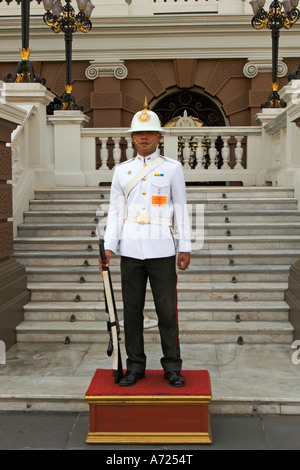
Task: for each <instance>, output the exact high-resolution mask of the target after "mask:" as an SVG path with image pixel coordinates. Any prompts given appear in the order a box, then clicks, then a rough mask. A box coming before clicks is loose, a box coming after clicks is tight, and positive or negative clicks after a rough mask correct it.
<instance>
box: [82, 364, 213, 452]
mask: <svg viewBox="0 0 300 470" xmlns="http://www.w3.org/2000/svg"><path fill="white" fill-rule="evenodd" d="M183 374H184V377H185V386H184V387H178V388H176V387H171V386H170V385H169V382H168V381H167V380H165V379H164V377H163V371H161V370H159V371H158V370H147V371H146V377H145V378H144V379H141V380H139V381H138V382H137V383H136V385H134V386H132V387H120V385H118V384H115V383H114V382H113V377H112V371H111V370H106V369H97V370H96V372H95V375H94V377H93V379H92V381H91V383H90V386H89V388H88V390H87V392H86V396H85V399H86V400H87V402H88V403H89V412H90V429H89V433H88V436H87V439H86V442H87V443H132V444H136V443H181V444H185V443H198V444H199V443H202V444H204V443H205V444H210V443H211V442H212V439H211V430H210V420H209V412H208V405H209V402H210V400H211V387H210V378H209V373H208V371H207V370H199V371H196V370H193V371H192V370H190V371H184V373H183Z"/></svg>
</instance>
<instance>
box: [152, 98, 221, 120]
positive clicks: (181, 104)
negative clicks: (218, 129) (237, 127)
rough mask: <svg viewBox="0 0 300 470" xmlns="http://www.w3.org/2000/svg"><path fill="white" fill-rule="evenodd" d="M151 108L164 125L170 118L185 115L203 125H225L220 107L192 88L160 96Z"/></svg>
mask: <svg viewBox="0 0 300 470" xmlns="http://www.w3.org/2000/svg"><path fill="white" fill-rule="evenodd" d="M151 110H152V111H154V112H155V113H156V114H157V115H158V116H159V119H160V121H161V124H162V126H165V125H166V124H167V123H168V122H170V121H171V120H172V119H174V118H176V117H178V116H183V113H184V111H185V110H186V111H187V115H188V116H191V117H194V118H196V119H199V121H201V122H203V125H204V126H226V122H225V118H224V116H223V113H222V111H221V109H220V107H219V106H218V105H217V104H216V103H215V102H214V101H213V100H212V99H211V98H210V97H209V96H207V95H205V94H203V93H201V92H198V91H194V90H178V91H175V92H173V93H170V94H169V95H167V96H164V97H163V98H161V99H160V100H159V101H158V102H157V103H156V104H155V105H154V106H153V107H151Z"/></svg>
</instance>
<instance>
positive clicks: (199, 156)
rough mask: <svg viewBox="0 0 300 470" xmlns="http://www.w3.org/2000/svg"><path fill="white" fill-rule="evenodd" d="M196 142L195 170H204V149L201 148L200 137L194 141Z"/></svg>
mask: <svg viewBox="0 0 300 470" xmlns="http://www.w3.org/2000/svg"><path fill="white" fill-rule="evenodd" d="M196 141H197V148H196V165H197V169H198V170H199V169H200V168H201V169H202V170H204V164H203V157H204V149H203V147H202V137H200V138H199V139H196Z"/></svg>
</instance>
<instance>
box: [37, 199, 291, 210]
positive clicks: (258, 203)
mask: <svg viewBox="0 0 300 470" xmlns="http://www.w3.org/2000/svg"><path fill="white" fill-rule="evenodd" d="M297 203H298V200H297V199H296V198H291V197H288V198H272V199H271V198H255V199H253V200H251V199H248V198H239V199H237V198H230V199H229V198H226V200H225V199H211V200H207V199H199V198H198V199H193V200H192V201H191V202H190V206H191V209H192V208H193V207H194V208H195V206H197V205H199V206H201V205H202V206H203V207H204V208H205V209H206V208H209V209H210V210H222V209H223V210H235V209H236V210H239V209H241V208H242V209H243V210H244V209H253V208H257V209H258V208H259V207H262V208H263V209H264V210H274V209H279V210H280V209H283V210H287V209H291V210H296V209H297ZM188 204H189V202H188ZM108 207H109V200H108V199H107V201H104V200H99V199H70V200H65V199H50V200H48V199H33V200H31V201H29V208H30V210H32V211H36V210H38V211H40V210H42V211H51V210H57V211H64V210H68V211H70V210H72V209H76V210H78V209H79V210H81V211H83V210H85V211H91V210H97V208H99V210H103V211H107V210H108Z"/></svg>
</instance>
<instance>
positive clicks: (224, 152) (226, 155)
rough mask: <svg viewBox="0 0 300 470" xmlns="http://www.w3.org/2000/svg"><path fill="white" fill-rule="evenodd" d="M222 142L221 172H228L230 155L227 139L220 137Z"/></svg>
mask: <svg viewBox="0 0 300 470" xmlns="http://www.w3.org/2000/svg"><path fill="white" fill-rule="evenodd" d="M222 140H223V148H222V158H223V165H222V168H221V169H222V170H229V169H230V166H229V155H230V149H229V145H228V141H229V137H222Z"/></svg>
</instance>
